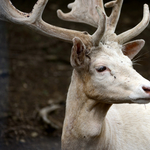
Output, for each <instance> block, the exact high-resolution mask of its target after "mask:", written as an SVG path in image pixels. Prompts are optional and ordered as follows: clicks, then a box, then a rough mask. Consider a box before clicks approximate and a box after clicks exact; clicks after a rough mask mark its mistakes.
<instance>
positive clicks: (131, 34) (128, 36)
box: [117, 4, 150, 44]
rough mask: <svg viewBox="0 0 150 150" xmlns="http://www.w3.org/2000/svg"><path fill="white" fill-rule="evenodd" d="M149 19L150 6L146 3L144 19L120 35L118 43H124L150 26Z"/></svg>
mask: <svg viewBox="0 0 150 150" xmlns="http://www.w3.org/2000/svg"><path fill="white" fill-rule="evenodd" d="M149 21H150V12H149V7H148V5H147V4H145V5H144V12H143V19H142V21H141V22H140V23H139V24H138V25H137V26H135V27H134V28H132V29H130V30H128V31H126V32H123V33H122V34H120V35H118V37H117V41H118V43H120V44H123V43H125V42H127V41H129V40H130V39H132V38H134V37H136V36H137V35H139V34H140V33H141V32H142V31H143V30H144V29H145V28H146V27H147V26H148V24H149Z"/></svg>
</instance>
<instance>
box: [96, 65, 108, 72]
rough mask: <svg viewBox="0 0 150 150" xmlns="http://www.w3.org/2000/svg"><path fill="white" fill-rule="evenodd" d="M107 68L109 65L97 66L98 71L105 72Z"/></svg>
mask: <svg viewBox="0 0 150 150" xmlns="http://www.w3.org/2000/svg"><path fill="white" fill-rule="evenodd" d="M106 69H107V67H105V66H100V67H98V68H96V70H97V72H103V71H105V70H106Z"/></svg>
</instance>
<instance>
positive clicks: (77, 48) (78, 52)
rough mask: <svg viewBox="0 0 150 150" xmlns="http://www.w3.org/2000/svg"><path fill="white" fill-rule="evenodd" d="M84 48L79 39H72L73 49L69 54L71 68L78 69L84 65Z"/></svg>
mask: <svg viewBox="0 0 150 150" xmlns="http://www.w3.org/2000/svg"><path fill="white" fill-rule="evenodd" d="M85 53H86V47H85V45H84V44H83V42H82V41H81V40H80V38H78V37H75V38H74V39H73V47H72V52H71V65H72V66H73V67H79V66H81V65H83V64H84V60H85Z"/></svg>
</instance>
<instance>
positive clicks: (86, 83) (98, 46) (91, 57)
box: [0, 0, 150, 150]
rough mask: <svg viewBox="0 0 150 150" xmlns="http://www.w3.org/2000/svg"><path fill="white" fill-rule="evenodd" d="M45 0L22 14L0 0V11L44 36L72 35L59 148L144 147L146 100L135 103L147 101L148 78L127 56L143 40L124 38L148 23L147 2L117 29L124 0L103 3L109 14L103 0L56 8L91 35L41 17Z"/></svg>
mask: <svg viewBox="0 0 150 150" xmlns="http://www.w3.org/2000/svg"><path fill="white" fill-rule="evenodd" d="M47 2H48V0H38V1H37V3H36V4H35V6H34V8H33V10H32V12H31V13H29V14H27V13H23V12H21V11H19V10H17V9H16V8H15V7H14V6H13V5H12V4H11V3H10V1H9V0H0V17H1V18H3V19H5V20H9V21H12V22H14V23H19V24H24V25H27V26H29V27H31V28H32V29H35V30H36V31H38V32H41V33H43V34H45V35H48V36H49V35H50V36H54V37H57V38H60V39H63V40H66V41H73V48H72V53H71V65H72V66H73V68H74V70H73V74H72V79H71V84H70V87H69V91H68V95H67V101H66V115H65V120H64V125H63V133H62V149H63V150H149V149H150V106H149V105H146V107H145V106H144V105H140V104H147V103H148V102H150V82H149V81H148V80H146V79H145V78H143V77H142V76H141V75H140V74H139V73H137V72H136V71H135V70H134V69H133V67H132V61H131V60H132V58H133V57H134V56H135V55H136V54H137V53H138V52H139V51H140V50H141V48H142V47H143V46H144V43H145V42H144V40H135V41H131V42H128V41H129V40H130V39H132V38H134V37H136V36H137V35H138V34H140V33H141V32H142V31H143V30H144V29H145V28H146V26H147V25H148V23H149V18H150V16H149V8H148V5H146V4H145V5H144V16H143V19H142V21H141V22H140V23H139V24H138V25H137V26H136V27H134V28H132V29H130V30H128V31H126V32H124V33H121V34H119V35H116V34H115V29H116V25H117V22H118V19H119V16H120V10H121V7H122V3H123V0H116V1H111V2H109V3H107V4H106V5H105V7H106V8H108V7H112V8H113V9H112V13H111V14H110V16H109V17H108V16H107V15H106V13H105V11H104V6H103V1H102V0H75V2H74V3H71V4H69V5H68V6H69V8H70V9H72V10H71V12H70V13H67V14H64V13H63V12H62V11H60V10H58V12H57V13H58V16H59V17H60V18H61V19H64V20H69V21H76V22H83V23H87V24H90V25H92V26H94V27H97V30H96V32H95V33H94V34H93V35H90V34H88V33H87V32H80V31H73V30H68V29H62V28H59V27H55V26H52V25H50V24H47V23H45V22H44V21H43V20H42V18H41V16H42V13H43V10H44V8H45V6H46V3H47ZM95 6H96V9H95ZM124 103H137V104H124Z"/></svg>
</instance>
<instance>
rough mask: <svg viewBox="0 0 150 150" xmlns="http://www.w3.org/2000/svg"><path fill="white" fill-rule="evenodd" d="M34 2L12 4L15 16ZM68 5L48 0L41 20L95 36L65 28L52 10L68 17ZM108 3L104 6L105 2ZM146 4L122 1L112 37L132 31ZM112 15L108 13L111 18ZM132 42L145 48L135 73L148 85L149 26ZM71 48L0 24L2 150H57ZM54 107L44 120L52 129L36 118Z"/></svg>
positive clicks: (83, 28) (74, 26) (139, 0)
mask: <svg viewBox="0 0 150 150" xmlns="http://www.w3.org/2000/svg"><path fill="white" fill-rule="evenodd" d="M35 2H36V0H12V3H13V4H14V5H15V7H17V8H18V9H19V10H21V11H24V12H30V11H31V10H32V7H33V5H34V3H35ZM70 2H73V1H72V0H63V1H61V0H59V1H58V0H57V1H56V0H49V2H48V4H47V6H46V9H45V11H44V14H43V19H44V20H45V21H46V22H48V23H50V24H53V25H56V26H60V27H64V28H71V29H76V30H81V31H88V32H89V33H91V34H92V33H93V32H94V31H95V29H94V28H92V27H90V26H88V25H83V24H78V23H71V22H69V23H68V22H65V21H62V20H60V19H58V18H57V15H56V10H57V9H59V8H61V9H62V10H63V11H64V12H68V11H69V10H68V9H67V7H66V6H67V4H68V3H70ZM104 2H107V1H104ZM144 3H148V4H149V5H150V1H149V0H124V4H123V8H122V13H121V17H120V20H119V23H118V26H117V31H116V33H121V32H124V31H126V30H128V29H131V28H133V27H134V26H136V25H137V24H138V23H139V22H140V21H141V19H142V16H143V4H144ZM109 12H110V10H108V14H109ZM136 39H144V40H145V41H146V44H145V47H144V48H143V50H142V51H141V52H140V53H139V54H138V56H137V57H136V59H135V60H136V61H137V62H136V64H135V66H134V67H135V69H136V70H137V71H138V72H140V74H142V75H143V76H144V77H145V78H147V79H149V80H150V42H149V41H150V25H149V26H148V27H147V28H146V30H144V32H142V34H140V35H139V36H138V37H136ZM71 47H72V44H68V43H66V42H63V41H60V40H58V39H56V38H53V37H50V38H47V37H45V36H43V35H40V34H38V33H36V32H35V31H32V30H31V29H28V28H26V27H24V26H21V25H16V24H13V23H10V22H3V21H0V149H2V150H43V149H44V150H59V149H60V139H61V130H62V129H61V127H62V123H63V119H64V114H65V101H66V95H67V90H68V86H69V83H70V78H71V73H72V67H71V66H70V61H69V60H70V51H71ZM53 104H58V105H60V106H61V108H60V109H57V110H56V111H54V112H52V113H50V114H49V115H48V118H49V119H50V120H53V121H54V122H56V124H60V128H59V129H55V128H54V127H52V126H51V125H50V124H47V123H46V122H45V121H43V120H42V119H41V117H40V115H39V112H40V110H41V109H42V108H45V107H47V106H51V105H53Z"/></svg>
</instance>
